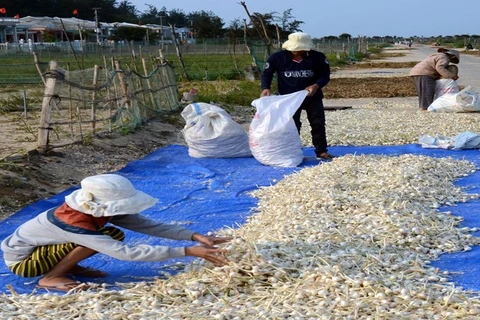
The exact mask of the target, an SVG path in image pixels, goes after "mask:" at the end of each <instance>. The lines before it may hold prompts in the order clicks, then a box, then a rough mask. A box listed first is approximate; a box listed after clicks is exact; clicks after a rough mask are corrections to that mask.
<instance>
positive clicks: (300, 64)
mask: <svg viewBox="0 0 480 320" xmlns="http://www.w3.org/2000/svg"><path fill="white" fill-rule="evenodd" d="M282 48H283V49H285V50H281V51H279V52H276V53H274V54H272V55H271V56H270V57H269V58H268V60H267V62H266V63H265V69H264V71H263V74H262V77H261V83H262V84H261V88H262V92H261V94H260V96H261V97H265V96H269V95H271V94H272V92H271V84H272V79H273V76H274V75H275V74H276V75H277V78H278V93H279V94H280V95H283V94H289V93H293V92H297V91H301V90H308V91H309V94H308V96H307V97H306V98H305V100H304V101H303V103H302V105H301V106H300V108H299V109H298V111H297V112H296V113H295V114H294V116H293V120H294V121H295V125H296V126H297V130H298V132H299V133H300V129H301V126H302V122H301V120H300V116H301V113H302V110H305V111H306V113H307V118H308V121H309V123H310V128H311V134H312V144H313V146H314V147H315V154H316V157H317V159H331V158H333V156H332V155H331V154H329V153H328V152H327V138H326V132H325V110H324V108H323V92H322V88H323V87H325V86H326V85H327V83H328V82H329V81H330V65H329V64H328V60H327V57H326V56H325V54H323V53H322V52H319V51H315V50H313V48H314V44H313V42H312V39H311V37H310V35H308V34H306V33H303V32H295V33H292V34H290V35H289V36H288V40H287V41H286V42H285V43H283V45H282Z"/></svg>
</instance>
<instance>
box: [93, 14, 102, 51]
mask: <svg viewBox="0 0 480 320" xmlns="http://www.w3.org/2000/svg"><path fill="white" fill-rule="evenodd" d="M92 10H93V11H94V12H95V33H96V34H97V44H100V25H99V24H98V10H102V8H98V7H96V8H92Z"/></svg>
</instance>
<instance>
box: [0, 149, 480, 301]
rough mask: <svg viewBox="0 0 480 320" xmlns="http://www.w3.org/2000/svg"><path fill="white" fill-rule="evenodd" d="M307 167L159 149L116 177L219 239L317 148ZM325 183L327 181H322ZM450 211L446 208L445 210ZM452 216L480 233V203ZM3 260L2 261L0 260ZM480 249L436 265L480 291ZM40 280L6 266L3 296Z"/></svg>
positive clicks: (15, 218) (5, 225) (0, 282)
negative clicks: (259, 195)
mask: <svg viewBox="0 0 480 320" xmlns="http://www.w3.org/2000/svg"><path fill="white" fill-rule="evenodd" d="M329 151H330V152H331V153H332V154H335V155H338V156H342V155H346V154H357V155H360V154H384V155H401V154H405V153H411V154H422V155H427V156H432V157H452V158H456V159H466V160H469V161H472V162H474V163H475V165H476V166H477V167H480V153H479V151H478V150H462V151H452V150H444V149H424V148H421V147H420V146H419V145H414V144H412V145H404V146H373V147H331V148H330V149H329ZM304 155H305V157H306V159H305V161H304V162H303V163H302V164H301V166H299V167H296V168H281V167H270V166H264V165H262V164H260V163H259V162H258V161H257V160H255V159H254V158H253V157H249V158H231V159H210V158H204V159H195V158H191V157H190V156H189V155H188V148H187V147H185V146H177V145H172V146H168V147H165V148H162V149H159V150H157V151H155V152H153V153H151V154H150V155H148V156H146V157H145V158H143V159H142V160H138V161H133V162H131V163H129V164H128V165H127V166H126V167H125V168H123V169H122V170H120V171H118V172H117V173H119V174H121V175H123V176H125V177H127V178H128V179H130V181H132V183H133V184H134V186H135V187H136V188H137V189H139V190H142V191H144V192H146V193H148V194H150V195H152V196H153V197H156V198H158V199H159V201H158V203H157V204H156V205H155V206H154V207H153V208H150V209H148V210H146V211H145V212H143V213H144V214H145V215H147V216H150V217H152V218H154V219H158V220H161V221H163V222H166V223H176V224H182V225H185V226H187V227H188V228H190V229H192V230H194V231H197V232H200V233H207V232H212V231H213V232H214V231H215V230H218V229H221V228H224V227H236V226H238V225H241V224H243V223H245V221H246V218H247V217H248V216H249V215H250V214H251V212H252V209H254V208H255V207H256V204H257V200H256V199H255V198H252V197H251V196H250V195H249V192H250V191H252V190H255V189H257V188H258V187H261V186H269V185H274V184H275V183H276V182H277V181H279V180H281V179H282V178H283V177H284V176H285V175H289V174H291V173H293V172H295V171H298V170H301V169H302V168H303V167H306V166H313V165H317V164H318V163H319V162H318V161H317V160H315V157H314V151H313V148H305V150H304ZM479 182H480V171H479V172H478V173H477V172H476V173H474V174H472V175H470V176H468V177H465V178H462V179H461V180H459V181H458V182H457V185H460V186H464V187H467V191H468V192H470V193H480V184H479ZM319 183H320V181H319ZM73 190H75V188H71V189H69V190H65V191H64V192H62V193H60V194H57V195H55V196H53V197H51V198H49V199H45V200H41V201H38V202H36V203H34V204H32V205H29V206H27V207H25V208H24V209H22V210H20V211H19V212H17V213H16V214H14V215H12V216H11V217H9V218H7V219H6V220H4V221H2V222H0V239H4V238H5V237H7V236H8V235H10V234H11V233H12V232H13V231H14V230H15V229H16V228H17V227H18V226H19V225H20V224H22V223H23V222H25V221H27V220H29V219H30V218H32V217H34V216H36V215H37V214H39V213H40V212H42V211H44V210H46V209H48V208H51V207H54V206H57V205H60V204H62V203H63V201H64V197H65V195H67V194H69V193H70V192H72V191H73ZM442 210H443V209H442ZM445 210H448V211H451V212H453V214H455V215H460V216H463V217H464V218H465V221H464V223H463V225H464V226H469V227H474V226H479V227H480V221H479V220H480V201H477V200H473V201H470V202H468V203H460V204H458V205H457V206H455V207H448V208H445ZM125 233H126V239H125V241H127V242H129V243H132V244H134V243H147V244H155V245H168V246H186V245H191V244H192V243H191V242H182V241H172V240H168V239H159V238H153V237H149V236H145V235H141V234H138V233H133V232H129V231H126V232H125ZM0 254H1V255H2V256H1V258H3V254H2V253H0ZM188 261H189V259H188V258H184V259H176V260H168V261H163V262H131V261H119V260H116V259H114V258H111V257H108V256H105V255H102V254H98V255H95V256H93V257H91V258H89V259H88V260H87V261H85V263H83V264H84V265H86V266H87V265H88V266H91V267H94V268H98V269H101V270H103V271H105V272H107V273H108V274H109V276H108V277H106V278H102V279H101V280H100V279H99V280H97V279H96V280H95V281H96V282H97V281H103V282H105V283H107V284H109V285H112V286H114V285H115V283H116V282H131V281H144V280H150V279H152V278H153V277H159V276H160V275H161V273H162V272H165V271H166V272H170V273H175V272H177V271H176V269H177V268H176V267H175V263H178V262H182V263H188ZM477 261H480V249H478V248H474V249H473V250H472V251H469V252H462V253H456V254H449V255H443V256H442V257H441V259H440V260H439V261H435V262H434V264H435V266H438V267H440V268H441V269H443V270H449V271H453V272H460V273H455V274H454V276H453V280H454V281H456V282H457V283H458V284H459V285H462V286H464V287H465V288H468V289H472V290H477V291H480V281H479V280H477V279H480V267H477ZM37 281H38V278H21V277H18V276H15V275H13V274H12V273H11V272H10V271H9V270H8V268H7V267H6V266H5V265H4V264H3V263H0V291H1V292H9V291H8V289H7V285H11V286H12V287H13V288H14V289H15V290H16V291H17V292H18V293H30V292H32V291H33V290H34V288H35V285H36V283H37Z"/></svg>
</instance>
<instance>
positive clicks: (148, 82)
mask: <svg viewBox="0 0 480 320" xmlns="http://www.w3.org/2000/svg"><path fill="white" fill-rule="evenodd" d="M142 66H143V73H144V74H145V77H147V86H148V91H149V92H150V103H151V104H152V107H155V109H156V108H157V104H156V103H155V97H154V96H153V92H152V84H151V83H150V78H148V70H147V61H146V60H145V58H142Z"/></svg>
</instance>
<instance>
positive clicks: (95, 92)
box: [92, 64, 100, 133]
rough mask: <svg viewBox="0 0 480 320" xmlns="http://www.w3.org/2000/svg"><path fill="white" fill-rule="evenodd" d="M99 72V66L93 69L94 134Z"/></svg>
mask: <svg viewBox="0 0 480 320" xmlns="http://www.w3.org/2000/svg"><path fill="white" fill-rule="evenodd" d="M99 70H100V66H99V65H97V64H96V65H95V66H94V67H93V86H94V87H95V89H94V90H93V93H92V130H93V132H94V133H95V126H96V122H97V117H96V112H97V89H98V88H97V86H98V71H99Z"/></svg>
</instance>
